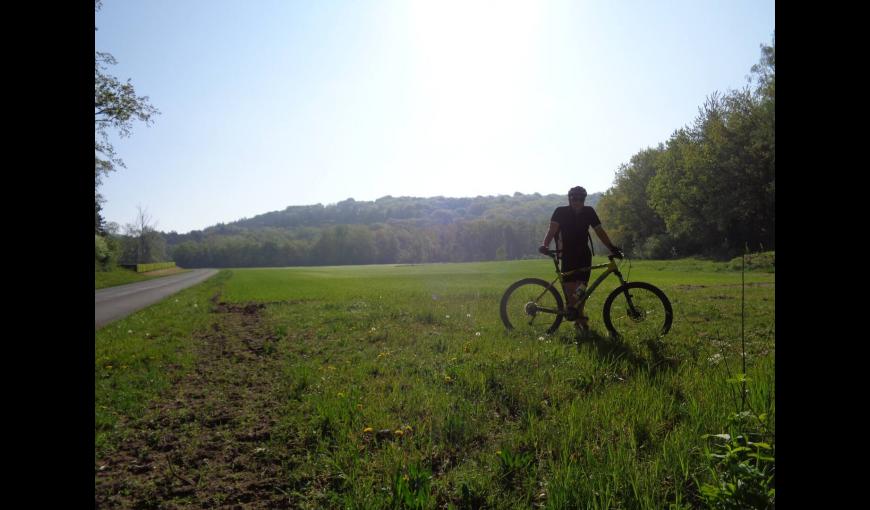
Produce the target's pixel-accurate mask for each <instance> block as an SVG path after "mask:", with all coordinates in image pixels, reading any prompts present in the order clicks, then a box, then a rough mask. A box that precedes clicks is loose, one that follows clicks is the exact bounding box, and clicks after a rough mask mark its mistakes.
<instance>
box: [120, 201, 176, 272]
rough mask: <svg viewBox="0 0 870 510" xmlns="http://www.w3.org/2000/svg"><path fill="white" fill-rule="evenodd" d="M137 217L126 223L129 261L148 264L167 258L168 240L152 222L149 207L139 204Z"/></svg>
mask: <svg viewBox="0 0 870 510" xmlns="http://www.w3.org/2000/svg"><path fill="white" fill-rule="evenodd" d="M136 209H137V211H138V212H137V214H136V219H135V220H134V222H133V223H128V224H127V225H126V234H127V236H128V242H127V243H126V245H125V250H124V258H125V260H126V261H127V262H129V263H136V264H148V263H151V262H162V261H163V260H165V259H166V241H165V240H164V239H163V236H162V235H161V234H160V232H158V231H157V230H156V229H155V227H156V225H157V224H156V223H152V217H151V215H150V214H148V210H147V209H143V208H142V206H141V205H140V206H137V207H136Z"/></svg>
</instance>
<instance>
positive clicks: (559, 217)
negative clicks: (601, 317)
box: [538, 186, 623, 330]
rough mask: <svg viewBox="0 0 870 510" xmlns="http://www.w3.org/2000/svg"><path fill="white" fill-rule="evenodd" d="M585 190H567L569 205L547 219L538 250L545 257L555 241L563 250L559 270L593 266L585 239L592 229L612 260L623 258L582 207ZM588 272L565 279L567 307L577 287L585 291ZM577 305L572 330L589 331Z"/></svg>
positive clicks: (595, 216) (588, 209)
mask: <svg viewBox="0 0 870 510" xmlns="http://www.w3.org/2000/svg"><path fill="white" fill-rule="evenodd" d="M585 202H586V189H584V188H583V187H581V186H575V187H573V188H571V189H570V190H568V205H567V206H563V207H557V208H556V210H555V211H553V216H552V217H551V218H550V228H549V230H547V235H546V237H544V242H543V243H542V244H541V246H540V247H539V248H538V251H539V252H541V253H543V254H545V255H546V254H547V251H548V250H549V246H550V241H552V240H553V238H554V237H555V238H556V248H557V249H561V250H562V267H561V271H562V272H563V273H567V272H568V271H572V270H574V269H577V268H581V267H589V266H591V265H592V253H591V251H590V250H589V244H587V242H586V239H587V237H588V238H589V241H590V242H591V241H592V237H591V236H590V235H589V227H592V229H593V230H595V233H596V234H597V235H598V238H599V239H601V242H602V243H604V245H605V246H607V248H608V249H609V250H610V253H611V254H612V255H613V256H615V257H620V258H621V257H622V256H623V254H622V250H620V249H619V248H618V247H616V246H615V245H614V244H613V243H612V242H610V238H609V237H607V232H605V231H604V228H602V227H601V220H599V219H598V214H597V213H596V212H595V209H593V208H592V207H589V206H587V205H585ZM589 273H590V271H589V270H587V271H578V272H577V273H574V274H573V275H571V276H569V277H567V278H566V281H565V282H564V284H563V285H564V289H565V295H566V296H567V298H568V308H571V307H573V306H574V305H575V304H576V303H577V295H576V292H577V288H578V287H580V288H581V289H582V290H584V291H585V290H586V286H587V285H588V284H589ZM584 305H585V303H584V304H581V305H580V308H579V309H578V310H577V311H578V316H577V320H576V321H575V322H574V327H575V328H577V329H578V330H581V329H582V330H588V329H589V317H587V316H585V315H583V306H584Z"/></svg>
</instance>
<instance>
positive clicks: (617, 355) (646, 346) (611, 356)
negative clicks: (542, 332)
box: [561, 330, 680, 375]
mask: <svg viewBox="0 0 870 510" xmlns="http://www.w3.org/2000/svg"><path fill="white" fill-rule="evenodd" d="M561 338H562V340H563V341H567V342H571V343H574V344H575V345H576V346H577V350H578V352H579V351H580V350H581V349H583V348H584V346H589V347H590V348H591V349H593V351H594V352H595V354H596V355H597V356H598V357H599V358H601V359H602V360H603V361H606V362H609V363H613V362H617V361H620V360H624V361H625V362H627V363H628V364H629V366H630V367H631V370H632V371H633V372H634V371H638V370H642V371H646V372H647V373H649V374H650V375H655V374H658V373H661V372H667V371H671V370H674V369H676V368H677V367H678V366H679V364H680V361H679V359H678V358H676V357H675V356H674V355H673V354H669V353H668V345H667V343H666V342H665V341H664V340H663V339H661V338H649V339H643V340H638V341H632V342H630V343H629V342H626V341H624V340H623V339H621V338H614V337H612V336H610V335H602V334H601V333H599V332H598V331H594V330H592V331H587V332H583V333H579V332H578V333H575V334H573V335H571V336H567V335H562V336H561Z"/></svg>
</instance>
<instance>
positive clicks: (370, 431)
mask: <svg viewBox="0 0 870 510" xmlns="http://www.w3.org/2000/svg"><path fill="white" fill-rule="evenodd" d="M374 431H375V429H373V428H371V427H366V428H364V429H363V434H371V433H372V432H374Z"/></svg>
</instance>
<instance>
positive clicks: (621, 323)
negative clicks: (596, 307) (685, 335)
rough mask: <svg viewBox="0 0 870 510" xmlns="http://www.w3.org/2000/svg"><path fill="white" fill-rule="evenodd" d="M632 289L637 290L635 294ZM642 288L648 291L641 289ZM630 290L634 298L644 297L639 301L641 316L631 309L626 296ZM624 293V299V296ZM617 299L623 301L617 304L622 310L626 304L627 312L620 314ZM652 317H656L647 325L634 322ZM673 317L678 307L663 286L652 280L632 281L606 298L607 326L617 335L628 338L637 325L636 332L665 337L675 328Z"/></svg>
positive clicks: (612, 333) (629, 293)
mask: <svg viewBox="0 0 870 510" xmlns="http://www.w3.org/2000/svg"><path fill="white" fill-rule="evenodd" d="M632 290H634V291H635V294H632V293H631V291H632ZM638 291H647V292H644V293H641V292H638ZM626 293H628V295H630V296H632V301H633V302H634V301H635V300H637V299H642V301H643V302H642V303H635V304H636V305H638V306H640V307H641V309H640V315H638V316H637V317H632V316H631V315H632V314H630V313H628V306H627V304H628V303H627V301H626V300H625V296H626ZM642 294H643V295H642ZM620 297H622V298H623V299H622V300H620ZM617 303H620V304H619V305H617V308H618V309H620V310H622V309H623V308H622V307H623V306H624V307H625V310H626V312H625V314H624V315H623V314H620V315H616V310H615V308H614V305H615V304H617ZM635 313H637V311H635ZM649 317H652V320H651V321H649V322H648V324H646V325H645V326H646V327H638V328H633V326H632V323H634V324H640V323H643V322H647V321H648V319H649ZM673 320H674V310H673V307H671V301H670V300H669V299H668V296H666V295H665V293H664V292H662V290H661V289H659V288H658V287H656V286H655V285H651V284H649V283H645V282H630V283H626V284H625V285H620V286H619V287H617V288H616V289H614V290H613V292H611V293H610V295H609V296H607V300H605V301H604V326H605V327H606V328H607V330H608V331H609V332H610V334H611V336H614V337H619V338H624V337H625V336H626V334H627V333H628V331H627V330H633V329H636V330H637V331H636V333H637V334H638V335H645V336H646V337H647V338H646V339H648V338H649V337H652V336H655V337H657V338H661V337H662V336H664V335H666V334H667V333H668V331H670V330H671V325H672V323H673ZM620 330H622V331H620Z"/></svg>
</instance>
